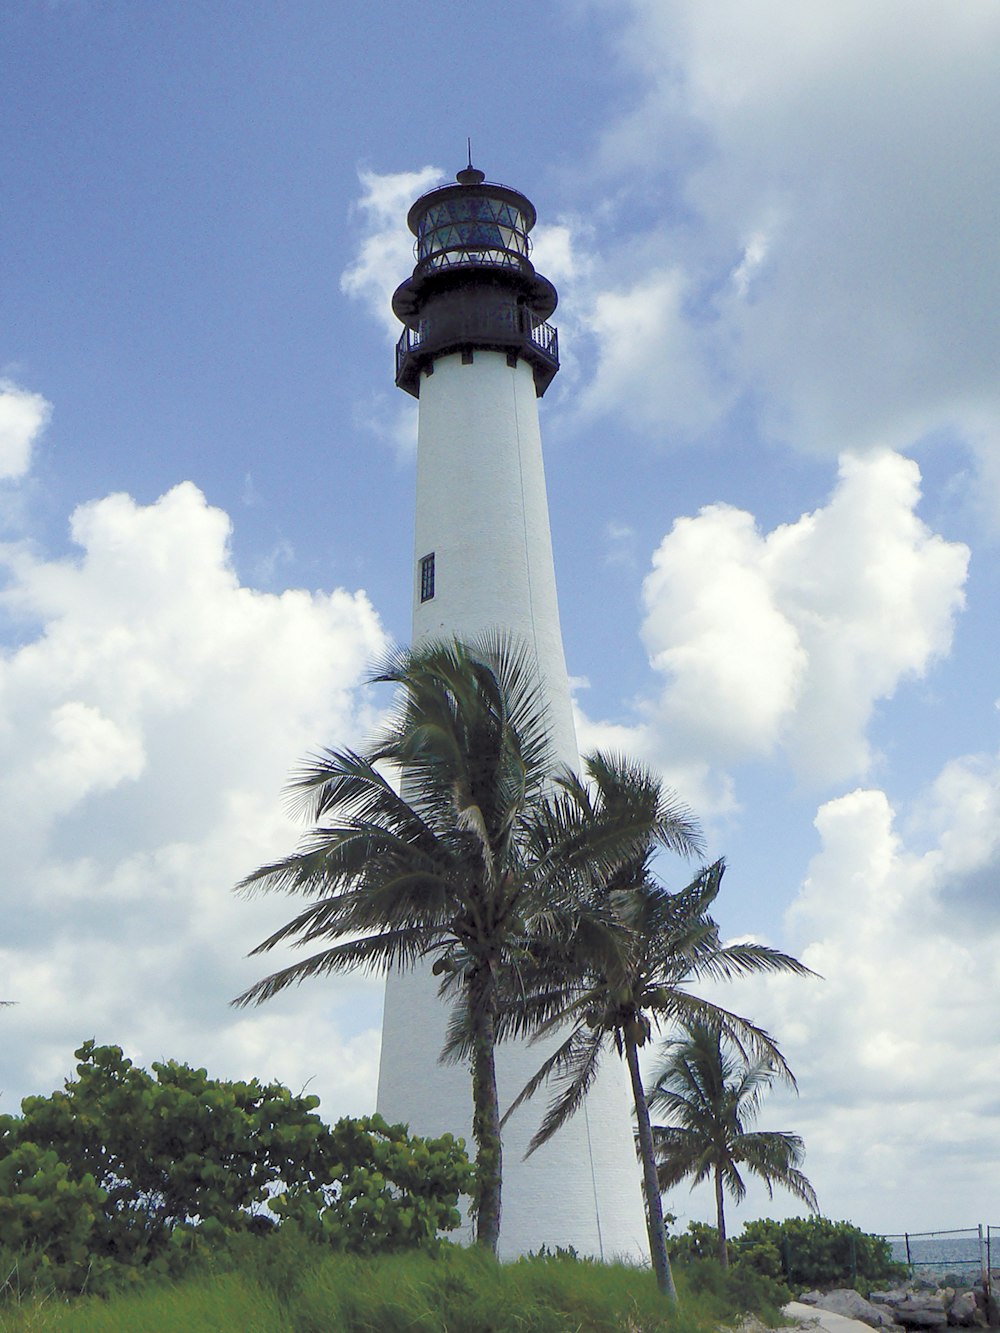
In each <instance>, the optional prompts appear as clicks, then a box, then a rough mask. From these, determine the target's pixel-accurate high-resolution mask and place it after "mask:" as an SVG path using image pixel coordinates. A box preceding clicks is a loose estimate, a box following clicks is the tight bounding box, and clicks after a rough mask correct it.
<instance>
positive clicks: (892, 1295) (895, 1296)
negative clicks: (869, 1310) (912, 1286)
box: [868, 1287, 910, 1306]
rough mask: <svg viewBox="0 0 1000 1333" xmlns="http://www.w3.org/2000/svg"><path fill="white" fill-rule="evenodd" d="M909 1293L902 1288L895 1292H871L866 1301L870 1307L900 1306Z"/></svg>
mask: <svg viewBox="0 0 1000 1333" xmlns="http://www.w3.org/2000/svg"><path fill="white" fill-rule="evenodd" d="M909 1294H910V1293H909V1292H908V1291H906V1290H904V1289H903V1288H902V1287H899V1288H897V1289H896V1290H895V1291H873V1292H872V1293H871V1295H870V1296H869V1297H868V1299H869V1300H870V1301H871V1303H872V1305H892V1306H896V1305H900V1304H901V1303H902V1302H903V1301H905V1300H906V1298H907V1296H909Z"/></svg>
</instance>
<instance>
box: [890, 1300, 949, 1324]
mask: <svg viewBox="0 0 1000 1333" xmlns="http://www.w3.org/2000/svg"><path fill="white" fill-rule="evenodd" d="M892 1312H893V1314H894V1315H895V1317H896V1322H897V1323H899V1324H902V1325H903V1326H904V1327H905V1328H941V1327H943V1326H944V1325H946V1324H947V1323H948V1311H947V1310H946V1309H945V1305H944V1301H943V1300H942V1299H941V1297H940V1296H936V1295H931V1294H930V1293H929V1292H926V1293H925V1292H923V1291H920V1292H913V1293H912V1294H911V1295H909V1296H907V1298H906V1299H905V1300H904V1301H900V1302H899V1304H898V1305H894V1306H893V1307H892Z"/></svg>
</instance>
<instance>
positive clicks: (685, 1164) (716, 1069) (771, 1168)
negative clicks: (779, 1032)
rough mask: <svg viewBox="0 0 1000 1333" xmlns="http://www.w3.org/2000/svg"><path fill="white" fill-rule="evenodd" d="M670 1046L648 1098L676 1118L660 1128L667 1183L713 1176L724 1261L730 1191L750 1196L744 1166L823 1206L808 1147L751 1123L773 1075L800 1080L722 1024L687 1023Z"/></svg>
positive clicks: (660, 1163)
mask: <svg viewBox="0 0 1000 1333" xmlns="http://www.w3.org/2000/svg"><path fill="white" fill-rule="evenodd" d="M664 1052H665V1053H664V1058H663V1062H662V1064H661V1066H660V1068H659V1070H658V1072H657V1073H656V1075H655V1077H654V1080H653V1088H652V1091H651V1092H650V1094H649V1098H648V1101H649V1107H650V1110H651V1111H662V1112H665V1113H666V1115H667V1116H668V1118H669V1120H670V1122H671V1123H670V1124H669V1125H657V1126H655V1127H654V1129H653V1138H654V1143H655V1147H656V1156H657V1174H658V1178H659V1185H660V1189H661V1190H669V1189H672V1188H673V1187H674V1186H676V1185H679V1184H680V1183H681V1181H682V1180H685V1179H686V1178H687V1177H689V1176H690V1177H691V1178H692V1184H694V1185H697V1184H700V1183H701V1182H702V1181H704V1180H709V1179H710V1180H711V1181H712V1183H713V1185H714V1187H715V1204H716V1219H717V1226H716V1230H717V1233H718V1257H719V1262H720V1263H721V1264H722V1266H723V1267H725V1266H726V1264H727V1263H728V1261H729V1252H728V1248H727V1245H726V1216H725V1206H724V1205H725V1194H726V1193H727V1192H728V1193H729V1194H730V1195H731V1196H732V1197H733V1198H734V1199H735V1200H736V1201H737V1202H739V1201H740V1200H741V1199H743V1198H744V1196H745V1195H746V1185H745V1184H744V1181H743V1177H742V1175H741V1174H740V1168H741V1167H742V1168H743V1169H744V1170H745V1171H749V1172H751V1173H752V1174H753V1175H755V1176H758V1177H759V1178H760V1179H761V1180H763V1181H764V1183H765V1184H766V1186H767V1189H768V1193H769V1194H773V1187H774V1186H775V1185H780V1186H781V1187H782V1188H783V1189H787V1190H790V1191H791V1192H792V1193H793V1194H794V1195H795V1196H796V1197H797V1198H799V1199H801V1200H802V1201H803V1203H805V1204H806V1205H807V1206H808V1207H809V1208H812V1209H813V1210H815V1211H817V1212H818V1211H819V1205H818V1203H817V1201H816V1195H815V1192H814V1190H813V1187H812V1185H811V1184H810V1183H809V1181H808V1180H807V1178H806V1176H805V1175H804V1174H803V1172H802V1171H801V1170H800V1169H799V1168H800V1166H801V1163H802V1159H803V1157H804V1155H805V1149H804V1146H803V1143H802V1140H801V1139H800V1138H799V1137H798V1135H796V1134H789V1133H785V1132H780V1131H777V1130H752V1129H751V1128H750V1126H751V1125H752V1124H753V1122H754V1121H755V1120H756V1118H757V1115H758V1114H759V1112H760V1108H761V1105H762V1102H763V1099H764V1097H765V1095H766V1094H767V1092H768V1091H769V1090H770V1088H771V1085H772V1083H773V1082H774V1080H775V1079H776V1078H783V1079H784V1080H785V1081H786V1082H787V1083H790V1084H791V1086H792V1087H794V1086H795V1080H794V1078H793V1077H792V1074H791V1071H790V1070H789V1068H788V1066H787V1065H786V1064H785V1063H784V1061H781V1062H780V1064H779V1063H777V1062H776V1061H775V1059H774V1058H773V1055H772V1054H771V1053H770V1052H768V1053H767V1054H765V1055H762V1056H757V1057H754V1058H748V1057H747V1055H746V1054H745V1052H744V1051H743V1050H742V1048H741V1047H740V1046H738V1045H737V1044H736V1043H735V1042H733V1041H731V1040H730V1041H726V1040H725V1038H724V1036H723V1033H722V1031H721V1029H720V1027H719V1026H718V1024H716V1023H709V1022H704V1021H700V1020H696V1021H693V1022H690V1023H688V1024H687V1025H686V1026H685V1027H684V1029H683V1035H681V1036H679V1037H675V1038H672V1039H671V1040H670V1041H668V1042H666V1043H665V1047H664Z"/></svg>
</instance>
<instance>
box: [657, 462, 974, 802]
mask: <svg viewBox="0 0 1000 1333" xmlns="http://www.w3.org/2000/svg"><path fill="white" fill-rule="evenodd" d="M919 482H920V474H919V470H918V468H917V466H916V464H915V463H913V462H911V461H909V460H907V459H904V458H902V457H901V456H900V455H898V454H895V453H892V452H890V451H888V450H883V451H880V452H877V453H871V454H867V455H865V456H855V455H845V456H844V458H843V459H842V460H841V465H840V475H839V481H838V484H837V487H836V489H835V491H834V494H833V496H832V497H831V499H830V502H829V504H828V505H826V506H825V507H823V508H820V509H817V510H815V511H813V512H812V513H808V514H804V515H803V516H802V517H801V518H799V519H798V520H797V521H796V522H794V523H789V524H784V525H782V526H780V527H778V528H775V529H774V530H773V531H772V532H769V533H762V532H761V531H760V530H759V528H758V526H757V524H756V523H755V522H754V519H753V517H752V515H750V514H748V513H745V512H743V511H741V510H737V509H734V508H732V507H730V506H728V505H711V506H708V507H707V508H705V509H703V510H702V511H701V512H700V513H699V514H698V515H697V516H696V517H694V518H682V519H678V520H677V522H676V523H675V524H674V526H673V528H672V530H671V531H670V533H668V535H667V536H666V537H665V538H664V539H663V541H662V542H661V543H660V546H659V548H658V549H657V551H656V553H655V555H654V557H653V568H652V571H651V572H650V573H649V574H648V575H647V577H646V579H645V582H644V584H643V600H644V605H645V618H644V621H643V626H642V636H643V641H644V643H645V645H646V647H647V649H648V651H649V654H650V660H651V663H652V665H653V667H654V669H655V670H656V671H657V672H659V673H660V674H661V675H662V677H663V681H664V688H663V691H662V694H661V695H660V697H659V699H658V700H657V701H656V702H655V703H653V702H650V705H649V707H650V709H651V711H652V713H653V715H654V716H655V719H656V721H655V725H656V727H657V728H658V729H660V730H662V731H663V732H664V733H666V734H667V735H669V737H670V740H671V747H672V748H673V750H674V751H675V752H677V750H678V749H679V750H680V752H681V753H682V754H691V755H697V756H699V757H701V758H702V759H707V760H710V761H711V762H713V763H715V764H717V765H721V766H725V765H728V764H731V763H734V762H739V761H741V760H744V759H747V758H752V757H765V756H768V755H770V754H772V753H774V752H775V751H776V750H778V749H779V748H780V749H782V750H783V751H784V752H785V754H786V755H787V757H788V758H789V760H790V762H791V763H792V764H793V766H794V767H795V768H796V770H797V771H798V772H799V773H800V774H801V775H802V776H804V777H807V778H810V779H813V780H818V781H826V782H836V781H843V780H845V779H848V778H850V777H854V776H857V775H859V774H863V773H864V772H865V771H866V770H867V768H868V766H869V764H870V763H871V760H872V754H871V750H870V746H869V742H868V740H867V735H866V732H867V727H868V723H869V721H870V719H871V715H872V712H873V709H874V707H875V705H876V703H877V702H878V701H879V700H882V699H887V698H890V697H891V696H892V695H893V694H894V692H895V691H896V689H897V688H898V687H899V684H900V682H901V681H903V680H905V679H907V678H914V677H919V676H921V675H923V674H924V673H925V672H926V671H927V669H928V667H929V666H930V664H931V663H932V662H933V661H934V660H935V659H936V658H939V657H941V656H943V655H944V654H946V653H947V652H948V650H949V648H950V645H951V637H952V631H953V625H954V618H955V615H956V613H957V612H958V611H959V610H960V608H961V606H962V605H963V593H962V587H963V584H964V580H965V575H966V568H967V563H968V554H969V553H968V550H967V548H966V547H965V546H963V545H962V544H960V543H957V542H947V541H945V540H944V539H943V538H941V537H939V536H937V535H936V534H934V533H932V532H931V531H930V530H929V529H928V528H927V526H926V525H925V524H924V523H923V522H922V521H921V519H920V518H918V516H917V514H916V505H917V502H918V500H919V496H920V488H919Z"/></svg>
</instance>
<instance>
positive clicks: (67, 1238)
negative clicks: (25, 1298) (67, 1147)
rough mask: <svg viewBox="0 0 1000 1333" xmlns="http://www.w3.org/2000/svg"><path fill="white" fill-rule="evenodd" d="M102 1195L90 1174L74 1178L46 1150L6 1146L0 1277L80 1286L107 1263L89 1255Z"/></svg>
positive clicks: (18, 1283) (27, 1284)
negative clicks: (0, 1270)
mask: <svg viewBox="0 0 1000 1333" xmlns="http://www.w3.org/2000/svg"><path fill="white" fill-rule="evenodd" d="M9 1137H10V1136H9V1134H8V1135H5V1136H4V1143H5V1145H8V1142H9ZM105 1198H106V1195H105V1192H104V1191H103V1190H102V1189H101V1188H100V1187H99V1186H98V1184H97V1182H96V1181H95V1180H94V1177H93V1176H92V1175H90V1174H89V1173H85V1174H84V1175H83V1176H82V1177H81V1178H79V1179H76V1180H74V1179H73V1178H72V1177H71V1176H70V1172H69V1168H68V1167H67V1166H66V1163H65V1162H62V1161H60V1160H59V1158H58V1157H57V1155H56V1154H55V1153H54V1152H53V1151H52V1150H51V1149H44V1148H40V1147H38V1146H37V1144H34V1143H18V1144H12V1143H10V1144H9V1146H6V1150H5V1151H4V1155H3V1156H2V1157H0V1269H2V1276H0V1281H4V1280H5V1281H8V1282H10V1281H11V1280H13V1284H14V1288H17V1287H23V1288H25V1289H28V1288H33V1287H35V1286H41V1287H45V1288H47V1287H50V1286H55V1287H58V1288H60V1289H63V1290H75V1291H80V1290H82V1289H83V1288H84V1287H85V1286H86V1285H87V1282H88V1279H89V1278H91V1277H92V1276H93V1275H94V1269H95V1266H96V1268H97V1269H98V1271H99V1272H100V1271H103V1269H104V1268H105V1267H106V1261H105V1263H103V1264H102V1262H101V1261H100V1259H98V1258H97V1257H96V1256H95V1255H94V1236H95V1232H96V1230H97V1228H98V1225H99V1221H100V1218H101V1216H102V1212H103V1207H104V1202H105Z"/></svg>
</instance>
